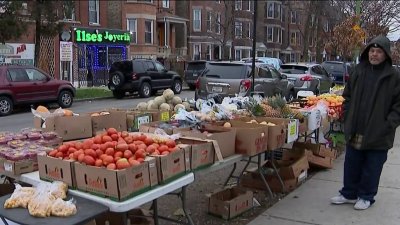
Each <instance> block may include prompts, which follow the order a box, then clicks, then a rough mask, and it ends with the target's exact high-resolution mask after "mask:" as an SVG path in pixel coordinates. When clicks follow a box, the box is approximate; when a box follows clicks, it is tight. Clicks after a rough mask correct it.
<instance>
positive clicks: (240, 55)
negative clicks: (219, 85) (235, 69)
mask: <svg viewBox="0 0 400 225" xmlns="http://www.w3.org/2000/svg"><path fill="white" fill-rule="evenodd" d="M241 58H242V50H235V60H237V61H239V60H240V59H241Z"/></svg>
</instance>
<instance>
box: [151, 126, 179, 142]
mask: <svg viewBox="0 0 400 225" xmlns="http://www.w3.org/2000/svg"><path fill="white" fill-rule="evenodd" d="M154 134H155V135H157V136H159V137H160V138H163V139H171V140H174V141H175V140H176V139H179V138H180V137H181V134H180V133H178V134H172V135H168V134H167V133H165V131H164V130H163V129H160V128H157V129H156V130H155V131H154Z"/></svg>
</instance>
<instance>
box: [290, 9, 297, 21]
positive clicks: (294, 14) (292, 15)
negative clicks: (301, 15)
mask: <svg viewBox="0 0 400 225" xmlns="http://www.w3.org/2000/svg"><path fill="white" fill-rule="evenodd" d="M290 23H292V24H296V23H297V12H296V11H290Z"/></svg>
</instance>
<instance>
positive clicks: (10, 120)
mask: <svg viewBox="0 0 400 225" xmlns="http://www.w3.org/2000/svg"><path fill="white" fill-rule="evenodd" d="M160 94H161V93H159V94H158V95H160ZM179 96H180V97H181V98H182V99H184V98H188V99H191V98H194V92H193V91H182V93H181V94H179ZM153 98H154V97H152V98H139V97H134V96H132V97H127V98H124V99H118V100H117V99H113V98H110V99H100V100H93V101H78V102H74V103H73V104H72V107H71V108H70V109H71V110H72V111H73V112H75V113H85V112H93V111H99V110H103V109H106V108H112V107H114V108H124V109H129V108H135V107H136V105H137V104H138V103H139V102H142V101H148V100H150V99H153ZM51 108H52V109H56V108H58V105H57V104H56V105H52V106H51ZM26 127H33V115H32V113H31V111H30V108H29V107H24V108H21V109H18V111H17V112H15V113H13V114H11V115H9V116H6V117H0V131H11V132H16V131H19V130H21V129H22V128H26Z"/></svg>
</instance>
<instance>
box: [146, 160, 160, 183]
mask: <svg viewBox="0 0 400 225" xmlns="http://www.w3.org/2000/svg"><path fill="white" fill-rule="evenodd" d="M144 161H147V162H148V163H149V176H150V187H156V186H157V185H158V183H159V182H158V168H157V160H156V158H154V157H146V158H145V159H144Z"/></svg>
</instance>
